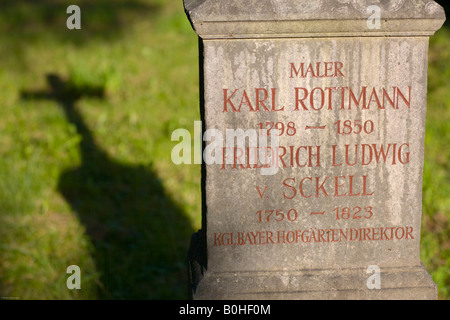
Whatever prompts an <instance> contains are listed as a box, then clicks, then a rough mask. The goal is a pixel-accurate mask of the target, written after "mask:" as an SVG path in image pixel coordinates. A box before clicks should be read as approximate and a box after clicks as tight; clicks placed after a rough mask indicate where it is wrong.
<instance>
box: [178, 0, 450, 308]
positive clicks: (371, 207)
mask: <svg viewBox="0 0 450 320" xmlns="http://www.w3.org/2000/svg"><path fill="white" fill-rule="evenodd" d="M185 4H186V10H187V12H188V13H189V14H190V19H191V21H192V22H193V25H194V28H195V30H196V31H197V32H198V33H199V35H200V37H202V38H203V39H202V46H201V48H202V52H201V54H202V55H203V65H202V68H201V70H202V78H203V81H202V83H203V88H202V90H203V94H202V97H203V101H202V108H203V113H202V114H203V119H202V120H203V121H204V127H205V129H206V131H208V130H212V129H215V130H216V131H214V132H215V133H222V138H223V141H220V145H221V146H223V147H226V146H227V145H226V142H229V139H227V136H226V133H227V129H234V130H236V129H242V130H243V131H241V133H242V134H243V136H247V138H249V137H253V138H254V139H253V140H251V139H249V140H247V141H246V142H245V143H244V144H243V145H241V146H239V145H237V144H236V143H235V142H234V140H233V141H232V144H231V145H232V146H233V148H228V149H223V148H216V154H217V152H219V153H220V151H224V150H225V151H224V152H225V153H224V154H223V155H222V156H221V157H220V156H219V157H218V159H220V158H221V159H222V160H223V163H212V164H208V165H206V170H205V176H204V197H205V210H206V212H205V213H204V218H205V219H206V221H204V230H202V233H201V234H202V235H203V236H201V237H198V241H200V242H201V241H205V242H206V243H203V247H204V248H206V252H203V255H202V254H200V255H199V254H197V258H195V260H197V261H199V260H202V261H203V260H206V261H203V262H202V261H199V263H197V264H194V265H195V269H196V270H197V271H198V272H196V276H195V277H194V278H196V279H193V283H194V286H193V288H194V291H195V294H194V297H195V298H198V299H202V298H203V299H205V298H206V299H214V298H226V299H243V298H249V299H257V298H263V299H435V298H436V295H437V293H436V286H435V284H434V283H433V281H432V279H431V277H430V276H429V274H428V272H427V271H426V269H425V268H424V267H423V266H422V264H421V261H420V256H419V254H420V250H419V249H420V248H419V246H420V224H421V206H422V194H421V192H422V169H423V156H424V150H423V144H424V134H425V115H426V95H427V53H428V37H427V36H426V35H428V34H431V33H433V32H434V31H435V30H436V29H437V28H439V27H440V26H441V25H442V23H443V20H444V18H443V13H442V12H443V11H442V8H441V7H440V6H438V5H437V4H435V3H434V2H432V1H431V2H430V1H406V2H405V1H387V2H383V4H381V5H380V6H381V7H382V8H383V10H384V11H383V13H382V17H383V19H385V20H386V21H387V22H386V24H385V25H384V27H382V28H381V29H380V30H378V31H377V32H378V33H377V34H375V33H370V32H369V31H367V26H366V25H365V21H366V20H364V19H366V16H365V15H364V14H363V12H362V11H364V10H362V8H363V7H364V5H365V2H364V1H356V2H351V3H350V2H349V1H309V2H307V3H306V2H302V1H258V2H255V1H247V2H245V3H244V2H240V1H237V0H236V1H230V2H228V1H227V2H221V1H185ZM244 4H245V5H244ZM360 6H361V7H360ZM342 8H347V9H345V10H344V9H342ZM384 14H386V17H384V16H383V15H384ZM282 17H285V18H284V19H283V18H282ZM278 20H282V21H281V24H282V23H284V22H286V21H287V23H288V24H290V23H294V24H299V25H303V26H306V23H307V24H309V23H310V22H311V21H320V23H321V24H324V25H326V27H324V29H320V28H319V29H317V30H316V29H314V28H312V29H308V28H306V29H302V28H299V29H295V33H292V34H291V33H289V35H295V37H287V38H286V37H284V36H285V35H286V33H283V32H284V31H283V27H280V22H279V21H278ZM342 21H344V22H345V21H347V22H348V21H352V23H359V24H358V26H359V27H358V28H356V29H355V28H354V29H353V30H351V29H345V30H340V29H338V28H337V29H335V31H337V32H336V33H334V32H333V36H332V37H323V38H311V36H312V35H314V34H317V32H319V33H322V32H323V34H322V35H329V32H331V30H332V24H333V23H335V24H339V23H340V22H342ZM389 21H394V22H395V21H403V22H402V23H399V24H398V26H396V27H395V28H394V27H392V24H389V23H388V22H389ZM229 22H231V23H237V24H239V26H240V27H239V28H241V27H242V28H241V29H239V28H238V29H239V30H241V31H242V32H240V31H239V32H237V33H233V32H232V33H229V32H228V31H229V30H228V28H229V27H230V25H229V24H228V23H229ZM255 22H258V23H259V22H261V25H260V26H262V27H261V28H262V29H261V30H263V32H261V33H260V31H261V30H259V29H251V28H253V27H254V26H255V24H254V23H255ZM412 22H414V24H419V25H420V26H421V27H423V26H426V28H425V29H420V27H418V28H417V29H414V28H413V29H408V28H409V27H407V26H409V25H412V24H413V23H412ZM219 25H220V27H218V26H219ZM271 25H274V26H275V27H274V28H273V29H270V28H269V29H266V27H269V26H271ZM363 25H365V27H363ZM292 26H293V25H292ZM292 26H289V27H292ZM386 26H389V28H386ZM391 27H392V28H391ZM221 28H224V29H221ZM258 28H259V27H258ZM280 28H281V29H280ZM345 28H347V26H346V27H345ZM427 28H428V29H427ZM238 29H236V30H238ZM268 30H269V31H268ZM293 30H294V29H293ZM272 32H273V33H272ZM367 33H370V36H358V37H353V36H352V37H349V35H356V34H359V35H361V34H366V35H368V34H367ZM380 33H385V34H384V35H393V34H396V35H401V34H403V35H407V36H401V37H400V36H395V37H381V36H376V35H379V34H380ZM230 35H232V36H233V37H236V36H237V37H241V38H242V39H226V40H225V39H221V38H224V37H225V38H226V37H229V36H230ZM259 129H272V130H278V131H277V132H278V134H276V137H277V139H275V140H274V137H270V139H268V141H270V143H274V144H270V143H269V146H270V148H266V149H265V151H267V152H268V153H269V154H270V155H271V156H272V157H271V158H270V159H272V162H271V163H272V164H273V166H272V167H271V168H264V164H265V163H267V161H265V160H264V159H263V158H264V157H265V156H264V155H262V154H259V153H252V151H251V147H252V146H253V145H252V142H253V141H254V140H255V139H256V140H257V142H258V146H261V145H264V144H263V143H264V142H265V141H264V139H262V135H260V133H261V132H260V131H258V130H259ZM210 132H211V131H210ZM254 132H257V134H256V135H255V136H252V134H253V133H254ZM234 133H236V131H234ZM215 138H216V139H217V135H216V136H215ZM213 140H214V139H213ZM205 141H206V140H205ZM208 141H211V140H208ZM214 141H216V142H217V141H218V140H214ZM274 141H275V142H274ZM211 146H212V142H208V143H206V149H205V152H207V151H210V149H208V148H211ZM227 151H229V152H230V153H227ZM255 154H256V155H260V157H259V158H257V160H258V161H257V163H254V162H252V161H251V160H250V159H251V158H252V157H253V158H254V156H255ZM227 161H228V162H227ZM195 246H197V247H199V248H202V244H200V245H199V244H196V245H195ZM205 255H206V258H205ZM198 257H202V258H198ZM199 265H202V266H203V269H202V270H203V271H200V270H201V268H200V267H199ZM370 266H377V267H379V270H380V272H381V273H380V277H379V279H378V280H380V283H381V287H380V288H378V289H377V288H375V289H373V288H372V289H370V288H369V287H370V286H368V285H367V280H368V278H369V277H370V276H371V274H370V273H367V270H368V268H369V267H370ZM202 273H203V275H204V277H203V279H201V280H199V279H200V277H201V274H202ZM199 275H200V276H199Z"/></svg>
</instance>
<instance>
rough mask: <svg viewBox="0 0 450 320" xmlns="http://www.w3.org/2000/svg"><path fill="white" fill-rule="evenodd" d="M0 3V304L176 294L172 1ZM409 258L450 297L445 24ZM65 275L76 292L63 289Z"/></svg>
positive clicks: (188, 124) (188, 186)
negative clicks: (417, 241) (417, 234)
mask: <svg viewBox="0 0 450 320" xmlns="http://www.w3.org/2000/svg"><path fill="white" fill-rule="evenodd" d="M77 3H78V5H79V6H80V8H81V10H82V11H81V12H82V29H81V30H68V29H67V28H66V19H67V17H68V15H67V14H66V8H67V6H68V5H69V4H72V3H69V2H68V1H64V0H60V1H58V0H41V1H25V0H2V3H1V4H0V9H1V10H0V39H1V40H0V85H1V90H0V133H1V134H0V297H18V298H20V299H185V298H187V297H188V292H187V290H188V288H187V270H186V256H187V251H188V247H189V239H190V235H191V234H192V233H193V232H195V231H196V230H197V229H199V228H200V226H201V189H200V166H199V165H185V166H176V165H174V164H173V163H172V161H171V149H172V147H173V146H174V145H175V143H174V142H172V141H171V140H170V137H171V133H172V131H173V130H175V129H177V128H186V129H189V130H190V131H191V134H193V128H194V121H196V120H200V112H199V94H198V82H199V80H198V45H197V36H196V35H195V33H194V32H193V31H192V29H191V26H190V25H189V22H188V20H187V18H186V16H185V13H184V11H183V5H182V1H181V0H127V1H120V0H96V1H88V0H80V1H77ZM430 46H431V49H430V65H429V100H428V113H427V136H426V151H425V152H426V153H425V159H426V160H425V170H424V187H423V195H424V201H423V228H422V259H423V262H424V263H425V265H426V267H427V268H428V270H429V271H430V272H431V274H432V276H433V279H434V280H435V282H437V283H438V285H439V290H440V291H439V294H440V298H441V299H449V297H450V292H449V290H450V271H449V270H450V241H449V230H450V225H449V219H450V197H449V194H450V176H449V175H450V173H449V172H450V162H449V161H450V150H449V148H448V146H449V144H450V91H449V90H448V87H449V85H450V28H449V27H447V28H445V29H442V30H441V31H439V32H438V33H437V34H436V36H434V37H433V38H432V39H431V44H430ZM70 265H78V266H79V267H80V270H81V284H82V289H81V290H68V289H67V287H66V280H67V278H68V274H67V273H66V269H67V267H68V266H70Z"/></svg>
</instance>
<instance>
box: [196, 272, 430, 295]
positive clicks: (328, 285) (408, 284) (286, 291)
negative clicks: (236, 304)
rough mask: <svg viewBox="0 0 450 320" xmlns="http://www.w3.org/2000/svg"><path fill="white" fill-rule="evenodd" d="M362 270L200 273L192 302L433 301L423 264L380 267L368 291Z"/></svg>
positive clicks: (365, 273) (367, 277)
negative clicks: (375, 279) (377, 283)
mask: <svg viewBox="0 0 450 320" xmlns="http://www.w3.org/2000/svg"><path fill="white" fill-rule="evenodd" d="M369 278H370V274H368V273H367V272H366V270H365V269H364V270H363V269H358V268H354V269H353V268H352V269H342V270H329V269H327V270H299V271H289V272H284V271H271V272H204V273H203V274H202V278H201V280H199V279H197V280H198V282H197V283H195V290H194V291H193V292H192V298H193V299H195V300H435V299H437V286H436V284H435V283H434V282H433V280H432V279H431V276H430V275H429V273H428V272H427V270H426V269H425V267H424V266H423V265H419V266H415V267H398V268H381V273H380V278H379V281H380V283H379V284H380V286H379V288H372V289H369V287H370V284H368V281H371V280H370V279H369Z"/></svg>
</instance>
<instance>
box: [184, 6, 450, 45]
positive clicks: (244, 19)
mask: <svg viewBox="0 0 450 320" xmlns="http://www.w3.org/2000/svg"><path fill="white" fill-rule="evenodd" d="M374 4H375V5H378V6H379V7H380V9H381V15H382V19H383V20H382V28H381V29H380V30H378V29H368V28H367V24H366V21H367V18H368V17H369V16H370V15H371V12H370V11H367V8H368V7H369V6H370V5H374ZM185 9H186V12H187V14H188V17H189V19H190V20H191V23H192V25H193V27H194V29H195V31H196V32H197V33H198V34H199V36H201V37H202V38H204V39H213V38H263V37H267V36H270V37H277V38H283V37H318V36H369V35H371V36H375V35H382V34H384V35H390V36H394V35H403V36H404V35H431V34H433V33H434V32H435V31H436V30H437V29H439V28H440V27H441V26H442V23H443V21H444V20H445V13H444V10H443V9H442V7H441V6H439V5H438V4H437V3H435V2H434V1H427V0H415V1H407V0H389V1H382V2H381V3H374V1H371V0H370V1H369V0H356V1H353V0H342V1H338V0H315V1H310V0H291V1H286V0H275V1H272V0H231V1H205V0H185Z"/></svg>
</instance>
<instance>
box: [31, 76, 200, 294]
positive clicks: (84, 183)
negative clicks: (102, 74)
mask: <svg viewBox="0 0 450 320" xmlns="http://www.w3.org/2000/svg"><path fill="white" fill-rule="evenodd" d="M47 82H48V85H49V88H48V89H47V90H43V91H38V92H23V93H22V98H23V99H52V100H56V101H57V102H58V104H59V105H60V107H61V108H62V110H63V111H64V113H65V116H66V118H67V121H69V122H71V123H72V124H74V125H75V126H76V129H77V132H78V134H80V135H81V137H82V140H81V142H80V146H79V147H80V153H81V158H82V163H81V165H80V166H79V167H77V168H74V169H71V170H68V171H65V172H63V173H62V174H61V176H60V180H59V184H58V188H59V191H60V192H61V193H62V194H63V196H64V197H65V199H66V200H67V201H68V203H69V204H70V205H71V207H72V208H73V210H74V211H76V212H77V213H78V215H79V218H80V221H81V222H82V223H83V224H84V225H85V227H86V231H87V234H88V235H89V237H90V239H91V241H92V243H93V244H94V247H95V260H96V265H97V269H98V271H99V272H100V273H101V282H102V285H101V286H100V296H101V297H102V298H108V299H174V298H178V299H180V298H187V292H188V288H187V279H186V277H187V272H186V262H185V261H186V255H187V251H188V246H189V240H190V237H191V234H192V232H193V230H192V227H191V224H190V222H189V220H188V219H187V218H186V217H185V215H184V214H183V212H182V210H181V209H180V208H179V207H178V206H177V205H176V204H175V203H174V201H173V200H172V199H171V197H170V196H169V195H168V194H167V193H166V191H165V190H164V187H163V185H162V183H161V181H160V180H159V178H158V176H157V174H156V173H155V172H154V171H153V170H152V169H151V168H148V167H143V166H131V165H125V164H122V163H119V162H118V161H115V160H114V159H112V158H111V157H110V156H109V155H108V154H107V153H106V152H105V151H104V150H102V148H101V147H100V146H99V145H98V143H97V142H96V140H95V138H94V135H93V133H92V131H91V130H90V128H89V127H88V126H87V125H86V123H85V121H84V119H83V116H82V114H81V113H80V111H79V110H78V108H77V105H76V103H77V101H78V100H79V99H80V98H83V97H97V98H103V88H101V87H85V88H74V87H73V86H70V85H69V84H68V83H67V82H65V81H63V80H62V78H61V77H59V76H58V75H55V74H50V75H47Z"/></svg>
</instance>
